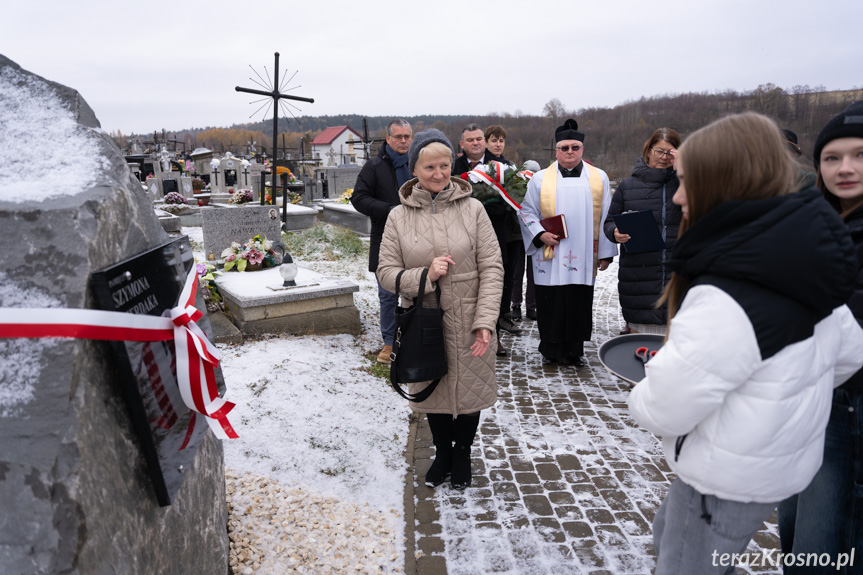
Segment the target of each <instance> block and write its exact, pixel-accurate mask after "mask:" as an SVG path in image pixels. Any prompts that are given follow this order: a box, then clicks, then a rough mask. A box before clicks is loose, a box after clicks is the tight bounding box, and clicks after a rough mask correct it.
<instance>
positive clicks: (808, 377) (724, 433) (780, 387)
mask: <svg viewBox="0 0 863 575" xmlns="http://www.w3.org/2000/svg"><path fill="white" fill-rule="evenodd" d="M861 363H863V332H861V330H860V326H859V325H858V324H857V321H856V320H855V319H854V316H853V315H852V314H851V311H850V310H849V309H848V308H847V307H846V306H844V305H843V306H841V307H839V308H837V309H836V310H834V312H833V313H832V314H831V315H829V316H828V317H826V318H824V319H823V320H821V321H820V322H818V324H816V326H815V333H814V334H813V335H812V336H811V337H809V338H808V339H804V340H802V341H799V342H797V343H794V344H792V345H789V346H788V347H786V348H784V349H782V350H781V351H779V352H778V353H777V354H775V355H773V356H771V357H770V358H768V359H767V360H762V359H761V354H760V351H759V346H758V341H757V339H756V334H755V330H754V329H753V327H752V324H751V323H750V321H749V318H748V316H747V314H746V312H745V311H744V310H743V308H742V307H741V306H740V305H739V304H738V303H737V302H736V301H735V300H734V299H733V298H732V297H731V296H730V295H729V294H727V293H726V292H724V291H722V290H721V289H719V288H717V287H714V286H712V285H700V286H696V287H693V288H692V289H690V290H689V292H688V293H687V295H686V297H685V298H684V300H683V304H682V305H681V308H680V310H679V311H678V313H677V315H676V316H675V317H674V319H673V320H672V322H671V328H670V330H669V337H668V341H667V342H666V343H665V345H664V346H663V347H662V349H660V350H659V352H658V353H657V354H656V356H655V357H654V358H653V359H651V360H650V363H648V364H647V369H646V373H647V377H646V378H645V379H644V380H642V381H641V382H640V383H639V384H637V385H636V386H635V388H634V389H633V390H632V393H631V394H630V396H629V409H630V411H631V412H632V415H633V417H634V418H635V419H636V421H638V423H639V424H640V425H642V426H643V427H645V428H647V429H648V430H650V431H651V432H653V433H654V434H656V435H658V436H660V437H662V443H663V447H664V448H665V456H666V459H667V461H668V464H669V465H670V466H671V469H672V470H673V471H674V472H675V473H677V475H678V476H679V477H680V479H682V480H683V481H684V482H686V483H687V484H689V485H690V486H692V487H694V488H695V489H696V490H698V491H699V492H700V493H702V494H708V495H715V496H717V497H720V498H722V499H730V500H732V501H740V502H749V501H756V502H760V503H772V502H778V501H781V500H782V499H785V498H786V497H789V496H791V495H794V494H795V493H799V492H800V491H802V490H803V489H804V488H805V487H806V486H807V485H809V482H810V481H811V480H812V478H813V477H814V476H815V473H816V472H817V471H818V469H819V468H820V467H821V459H822V455H823V452H824V430H825V427H826V425H827V418H828V417H829V415H830V408H831V398H832V393H831V390H832V388H833V387H834V386H838V385H840V384H841V383H843V382H844V381H845V380H847V379H848V378H849V377H851V375H853V374H854V373H855V372H856V371H857V370H858V369H859V368H860V366H861Z"/></svg>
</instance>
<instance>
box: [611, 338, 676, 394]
mask: <svg viewBox="0 0 863 575" xmlns="http://www.w3.org/2000/svg"><path fill="white" fill-rule="evenodd" d="M664 341H665V336H664V335H659V334H652V333H631V334H627V335H621V336H618V337H613V338H611V339H610V340H608V341H606V342H605V343H603V344H602V345H601V346H599V352H598V355H599V361H600V363H602V365H603V367H605V369H607V370H608V371H609V372H610V373H611V374H612V375H616V376H617V377H619V378H621V379H623V380H625V381H628V382H629V383H632V384H636V383H638V382H639V381H641V380H642V379H644V363H642V361H641V360H640V359H638V358H637V357H636V356H635V350H637V349H638V348H639V347H646V348H647V349H648V350H650V351H656V350H658V349H659V348H661V347H662V343H663V342H664Z"/></svg>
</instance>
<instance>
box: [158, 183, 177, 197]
mask: <svg viewBox="0 0 863 575" xmlns="http://www.w3.org/2000/svg"><path fill="white" fill-rule="evenodd" d="M179 191H180V188H179V187H178V186H177V180H168V179H165V180H162V192H163V193H164V195H166V196H167V195H168V194H170V193H171V192H178V193H179Z"/></svg>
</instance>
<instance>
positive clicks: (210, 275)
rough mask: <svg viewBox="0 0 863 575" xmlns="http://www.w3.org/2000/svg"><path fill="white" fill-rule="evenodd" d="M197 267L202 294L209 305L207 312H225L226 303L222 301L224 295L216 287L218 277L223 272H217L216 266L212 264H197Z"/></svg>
mask: <svg viewBox="0 0 863 575" xmlns="http://www.w3.org/2000/svg"><path fill="white" fill-rule="evenodd" d="M195 267H196V269H197V271H198V278H199V280H198V281H200V283H201V287H202V288H203V289H202V294H203V296H204V301H205V302H206V304H207V311H209V312H216V311H224V310H225V303H224V302H223V301H222V294H220V293H219V286H218V285H216V275H220V274H221V273H222V272H220V271H217V270H216V266H214V265H212V264H202V263H195Z"/></svg>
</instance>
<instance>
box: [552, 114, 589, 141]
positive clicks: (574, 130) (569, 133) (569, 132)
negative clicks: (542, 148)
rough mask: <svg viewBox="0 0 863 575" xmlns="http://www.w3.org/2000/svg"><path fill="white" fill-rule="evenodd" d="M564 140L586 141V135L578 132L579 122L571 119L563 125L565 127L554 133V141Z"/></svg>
mask: <svg viewBox="0 0 863 575" xmlns="http://www.w3.org/2000/svg"><path fill="white" fill-rule="evenodd" d="M564 140H578V141H579V142H583V141H584V134H582V133H581V132H579V131H578V122H576V121H575V120H573V119H572V118H570V119H569V120H567V121H566V122H564V123H563V126H560V127H558V128H557V129H556V130H555V131H554V141H555V143H557V142H562V141H564Z"/></svg>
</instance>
